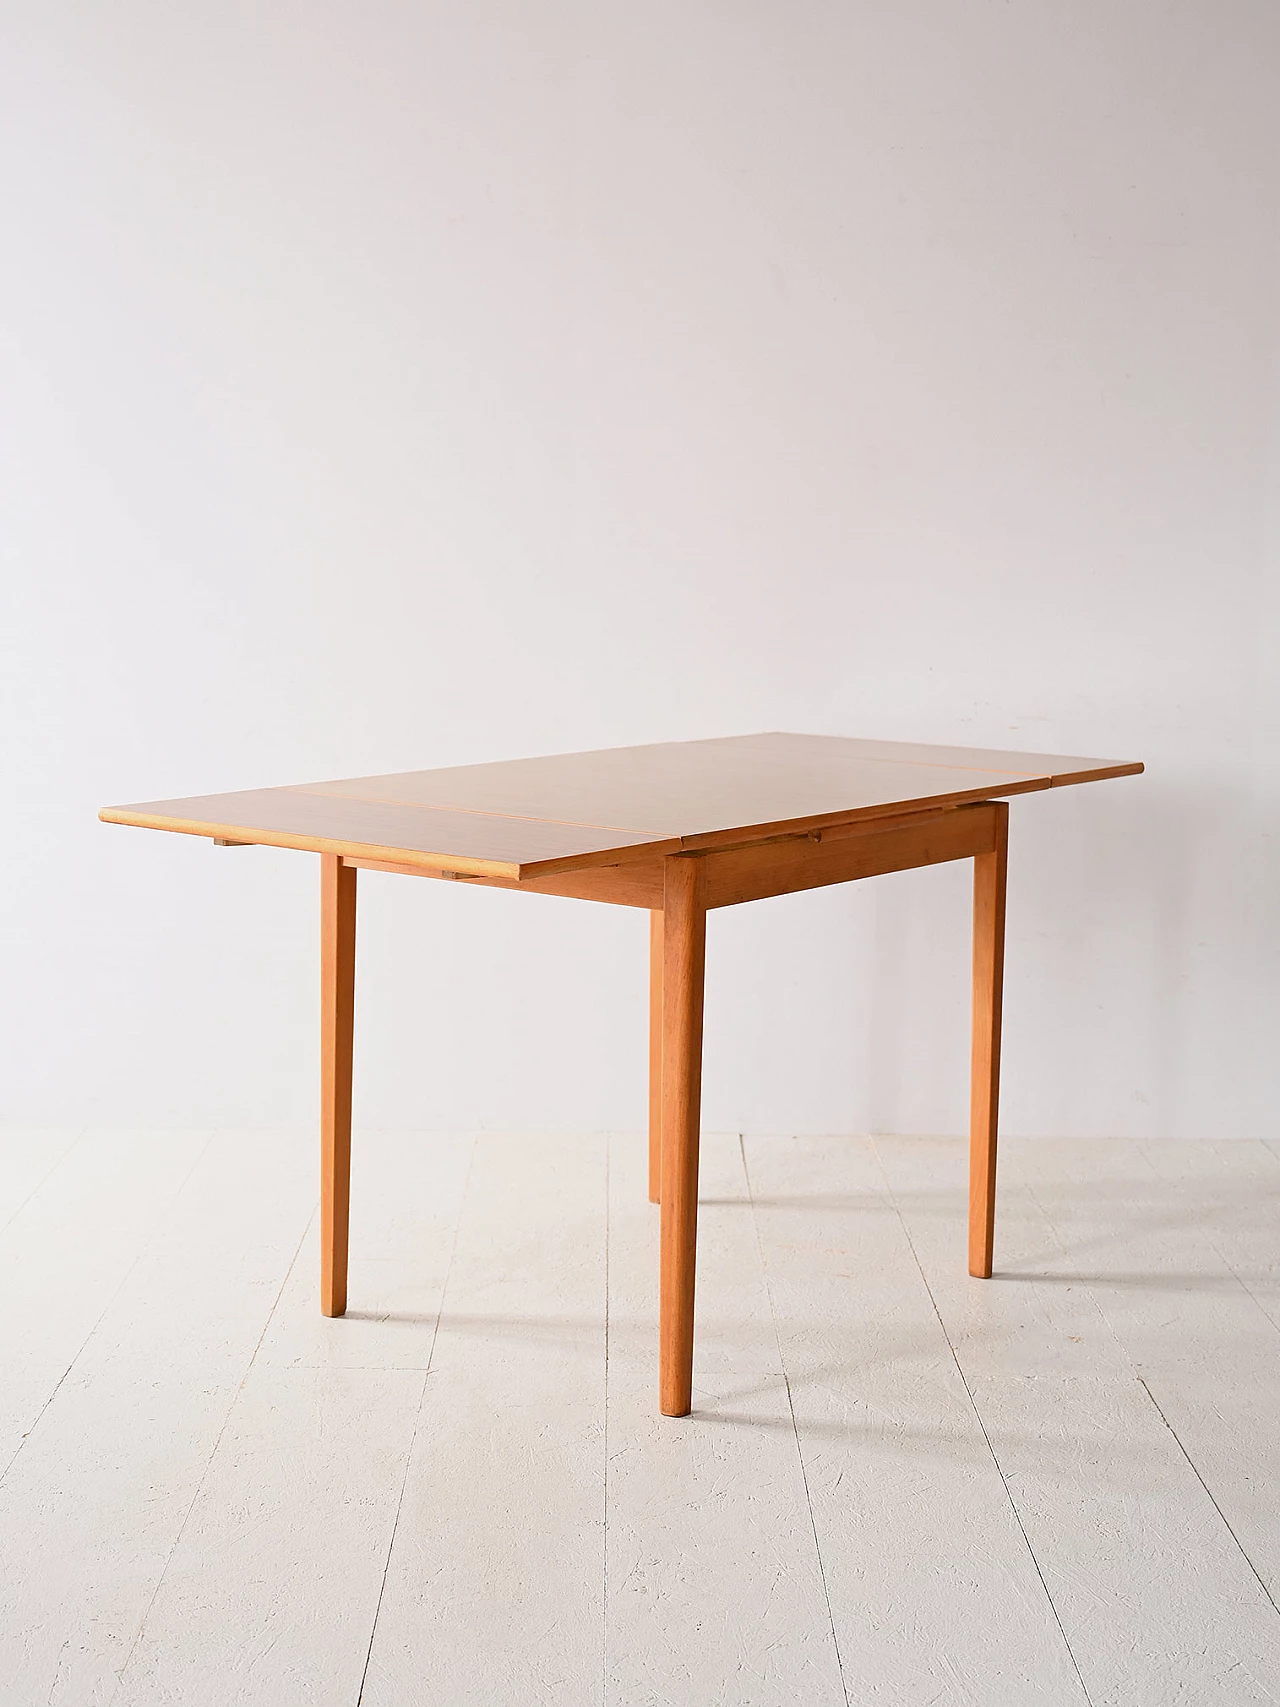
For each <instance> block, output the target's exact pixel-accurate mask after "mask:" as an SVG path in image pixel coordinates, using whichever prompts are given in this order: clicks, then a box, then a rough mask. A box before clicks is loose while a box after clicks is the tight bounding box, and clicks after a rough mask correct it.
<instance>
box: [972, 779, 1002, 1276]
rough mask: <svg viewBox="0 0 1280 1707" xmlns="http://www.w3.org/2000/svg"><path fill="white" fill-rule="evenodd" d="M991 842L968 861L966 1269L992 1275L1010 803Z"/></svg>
mask: <svg viewBox="0 0 1280 1707" xmlns="http://www.w3.org/2000/svg"><path fill="white" fill-rule="evenodd" d="M995 812H996V845H995V848H994V850H993V851H992V852H991V853H984V854H978V855H977V857H976V858H975V860H974V862H973V1061H972V1067H971V1076H970V1081H969V1273H970V1274H973V1275H976V1276H977V1277H978V1278H979V1279H980V1280H986V1279H987V1278H988V1277H989V1276H990V1274H991V1257H992V1243H993V1240H994V1237H995V1225H996V1126H997V1116H998V1113H999V1107H1000V1006H1001V993H1002V990H1003V985H1004V891H1005V870H1006V866H1007V862H1008V847H1009V808H1008V806H1007V805H1006V804H1005V803H1004V801H997V802H996V803H995Z"/></svg>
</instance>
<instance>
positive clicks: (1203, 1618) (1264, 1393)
mask: <svg viewBox="0 0 1280 1707" xmlns="http://www.w3.org/2000/svg"><path fill="white" fill-rule="evenodd" d="M1154 1148H1155V1147H1153V1146H1151V1145H1144V1146H1141V1147H1139V1146H1137V1145H1132V1144H1119V1143H1105V1144H1101V1143H1094V1144H1080V1143H1076V1144H1073V1145H1070V1146H1065V1145H1063V1144H1061V1143H1059V1142H1057V1141H1051V1142H1048V1143H1045V1144H1041V1145H1034V1146H1022V1147H1020V1148H1019V1149H1018V1150H1017V1151H1016V1152H1015V1155H1014V1162H1013V1165H1014V1169H1015V1171H1016V1177H1020V1178H1022V1179H1025V1180H1026V1181H1027V1182H1028V1183H1029V1184H1030V1186H1031V1188H1032V1189H1033V1191H1034V1193H1035V1196H1036V1198H1037V1201H1038V1202H1039V1203H1040V1204H1041V1206H1042V1208H1043V1210H1044V1213H1045V1216H1046V1219H1047V1221H1048V1222H1049V1223H1050V1224H1051V1225H1052V1227H1053V1229H1054V1231H1055V1233H1056V1234H1057V1236H1058V1238H1059V1240H1060V1241H1061V1245H1062V1253H1063V1254H1062V1257H1061V1261H1060V1270H1067V1271H1070V1272H1072V1273H1075V1274H1079V1275H1082V1276H1085V1277H1086V1278H1087V1281H1088V1286H1089V1290H1090V1292H1091V1294H1092V1296H1093V1298H1094V1300H1095V1301H1096V1303H1097V1306H1098V1308H1099V1310H1100V1312H1101V1314H1102V1316H1103V1318H1104V1319H1105V1321H1106V1323H1107V1325H1108V1327H1109V1328H1110V1330H1111V1332H1112V1333H1113V1334H1114V1336H1115V1338H1116V1341H1117V1343H1118V1344H1119V1345H1120V1346H1121V1347H1123V1349H1124V1352H1125V1355H1126V1357H1127V1358H1128V1360H1129V1362H1130V1364H1131V1366H1132V1368H1133V1370H1134V1371H1135V1374H1136V1375H1137V1376H1138V1377H1139V1378H1140V1380H1141V1382H1142V1384H1143V1387H1144V1388H1145V1390H1146V1392H1147V1393H1148V1394H1149V1396H1150V1400H1151V1402H1152V1404H1153V1406H1154V1407H1155V1408H1157V1410H1158V1413H1159V1415H1160V1417H1161V1419H1162V1421H1163V1422H1164V1423H1165V1424H1167V1425H1168V1428H1169V1430H1170V1431H1171V1433H1172V1436H1173V1443H1171V1446H1176V1450H1177V1451H1178V1452H1179V1453H1180V1454H1182V1455H1184V1457H1185V1460H1186V1467H1185V1472H1184V1473H1185V1474H1186V1475H1187V1477H1188V1479H1191V1478H1192V1477H1194V1479H1195V1481H1197V1482H1198V1483H1199V1484H1200V1487H1199V1489H1198V1490H1197V1492H1198V1494H1199V1496H1200V1498H1201V1501H1202V1503H1203V1505H1204V1507H1205V1508H1206V1511H1207V1512H1208V1513H1209V1515H1208V1516H1207V1518H1206V1521H1207V1522H1209V1523H1210V1525H1211V1527H1212V1529H1213V1531H1214V1534H1215V1536H1216V1537H1217V1540H1216V1542H1215V1545H1216V1546H1218V1547H1220V1548H1221V1549H1222V1553H1223V1558H1222V1564H1221V1571H1220V1573H1218V1566H1217V1564H1216V1563H1208V1568H1209V1569H1210V1571H1211V1574H1212V1573H1218V1574H1214V1575H1213V1586H1212V1587H1211V1588H1210V1587H1205V1588H1203V1590H1202V1591H1200V1592H1198V1593H1197V1594H1196V1595H1195V1601H1196V1609H1195V1615H1194V1616H1190V1615H1189V1616H1188V1617H1187V1618H1186V1619H1184V1620H1182V1621H1181V1624H1180V1630H1181V1639H1182V1640H1183V1641H1184V1642H1185V1643H1187V1644H1188V1646H1189V1647H1192V1648H1193V1647H1195V1645H1196V1643H1197V1640H1198V1638H1197V1636H1196V1632H1197V1630H1199V1629H1203V1632H1204V1636H1203V1650H1202V1651H1203V1654H1204V1659H1203V1661H1202V1663H1203V1664H1204V1665H1205V1667H1206V1668H1207V1669H1206V1676H1209V1675H1217V1672H1216V1671H1214V1672H1211V1671H1210V1670H1209V1669H1208V1668H1210V1667H1211V1665H1212V1663H1213V1660H1212V1657H1213V1656H1214V1655H1218V1656H1219V1662H1218V1663H1219V1664H1220V1665H1225V1664H1227V1663H1228V1660H1230V1662H1231V1663H1233V1664H1235V1665H1237V1666H1238V1667H1240V1668H1241V1669H1242V1671H1244V1672H1248V1673H1250V1674H1251V1675H1256V1676H1259V1677H1261V1678H1264V1679H1267V1680H1268V1681H1267V1683H1266V1685H1265V1687H1266V1688H1268V1689H1274V1688H1275V1687H1276V1680H1278V1679H1280V1646H1277V1639H1278V1635H1280V1632H1278V1630H1277V1615H1276V1610H1275V1604H1274V1603H1275V1600H1276V1598H1277V1592H1278V1590H1280V1519H1278V1518H1277V1515H1276V1509H1275V1494H1274V1490H1275V1487H1276V1485H1277V1479H1278V1478H1280V1445H1278V1443H1277V1439H1276V1428H1275V1414H1276V1395H1277V1394H1278V1393H1280V1333H1277V1331H1276V1327H1275V1323H1274V1321H1273V1320H1272V1319H1271V1318H1270V1316H1269V1314H1268V1313H1267V1311H1266V1310H1265V1309H1264V1308H1263V1307H1262V1304H1261V1302H1260V1301H1259V1298H1258V1297H1257V1296H1256V1295H1255V1292H1254V1290H1251V1288H1250V1287H1249V1286H1246V1285H1245V1284H1244V1281H1243V1280H1242V1278H1241V1274H1240V1273H1238V1272H1235V1271H1234V1270H1233V1268H1232V1266H1231V1265H1230V1264H1229V1263H1228V1262H1227V1261H1226V1260H1224V1257H1223V1255H1222V1249H1221V1247H1223V1246H1224V1245H1228V1246H1229V1245H1234V1244H1235V1243H1236V1239H1237V1234H1236V1233H1235V1232H1233V1222H1236V1216H1235V1215H1234V1214H1233V1213H1229V1212H1228V1206H1230V1207H1231V1209H1232V1210H1235V1211H1239V1209H1240V1205H1241V1203H1242V1201H1243V1200H1245V1199H1247V1198H1249V1197H1256V1198H1257V1199H1258V1200H1259V1201H1261V1202H1270V1204H1271V1206H1272V1207H1274V1206H1275V1204H1276V1202H1277V1198H1276V1195H1275V1193H1274V1187H1273V1182H1271V1183H1267V1182H1269V1172H1268V1173H1264V1175H1263V1176H1262V1180H1261V1181H1260V1180H1259V1178H1258V1177H1256V1175H1254V1174H1253V1172H1252V1170H1251V1169H1246V1166H1245V1164H1246V1160H1247V1153H1246V1152H1243V1151H1242V1153H1241V1155H1240V1157H1239V1158H1238V1160H1237V1163H1236V1166H1237V1167H1239V1168H1240V1170H1241V1171H1240V1173H1239V1175H1238V1177H1237V1178H1236V1180H1235V1182H1234V1184H1232V1185H1231V1186H1229V1187H1228V1185H1227V1182H1226V1181H1225V1180H1224V1178H1223V1176H1222V1175H1219V1188H1218V1198H1217V1200H1216V1201H1213V1200H1211V1199H1210V1198H1209V1197H1208V1195H1207V1194H1206V1193H1204V1192H1201V1193H1200V1194H1199V1196H1198V1200H1197V1194H1196V1193H1194V1192H1189V1191H1187V1190H1185V1189H1184V1182H1183V1181H1182V1180H1180V1179H1179V1177H1178V1176H1179V1174H1181V1173H1184V1172H1185V1170H1186V1169H1187V1167H1188V1166H1190V1167H1191V1168H1193V1169H1194V1170H1195V1171H1197V1172H1198V1171H1199V1168H1200V1166H1201V1163H1200V1162H1199V1161H1196V1160H1193V1158H1192V1157H1189V1156H1188V1157H1185V1158H1183V1160H1182V1162H1181V1163H1180V1162H1179V1160H1178V1154H1179V1152H1180V1151H1181V1150H1184V1149H1186V1150H1192V1149H1193V1148H1194V1147H1193V1146H1191V1145H1189V1144H1188V1145H1178V1144H1174V1143H1170V1144H1167V1145H1163V1146H1160V1147H1159V1151H1160V1154H1161V1168H1160V1169H1158V1168H1157V1167H1156V1166H1154V1165H1153V1162H1152V1154H1153V1149H1154ZM1257 1159H1258V1158H1257V1157H1256V1155H1255V1157H1254V1158H1253V1160H1255V1161H1256V1160H1257ZM1206 1160H1207V1158H1206ZM1161 1169H1163V1172H1162V1171H1161ZM1224 1198H1225V1201H1224ZM1240 1220H1242V1221H1243V1224H1244V1227H1245V1229H1246V1232H1245V1235H1244V1245H1243V1247H1239V1246H1237V1247H1236V1248H1237V1256H1238V1258H1240V1259H1243V1258H1245V1257H1247V1256H1248V1255H1249V1246H1250V1245H1252V1247H1253V1254H1254V1255H1255V1256H1256V1255H1259V1254H1260V1252H1259V1250H1258V1245H1257V1240H1258V1231H1259V1230H1258V1227H1257V1223H1256V1221H1255V1220H1254V1216H1253V1212H1252V1211H1251V1210H1250V1211H1246V1212H1243V1213H1242V1214H1241V1215H1240ZM1237 1224H1238V1223H1237ZM1273 1260H1274V1259H1273ZM1242 1266H1243V1261H1242ZM1262 1279H1263V1280H1264V1281H1265V1279H1266V1276H1265V1275H1264V1276H1262ZM1209 1508H1212V1510H1211V1511H1209ZM1234 1555H1238V1556H1234ZM1202 1557H1203V1558H1204V1559H1205V1560H1206V1561H1207V1562H1208V1561H1209V1560H1210V1555H1208V1554H1202ZM1215 1557H1216V1556H1215ZM1189 1592H1190V1591H1189ZM1160 1594H1161V1597H1162V1598H1163V1599H1164V1600H1165V1601H1166V1603H1167V1602H1168V1601H1169V1600H1170V1598H1171V1596H1175V1595H1176V1573H1173V1576H1172V1580H1171V1576H1170V1573H1162V1574H1161V1584H1160ZM1242 1687H1243V1686H1242ZM1258 1687H1263V1686H1262V1685H1259V1686H1258ZM1256 1698H1257V1699H1259V1700H1265V1699H1268V1697H1267V1696H1266V1695H1265V1694H1260V1695H1258V1696H1257V1697H1256ZM1251 1699H1254V1697H1252V1696H1249V1695H1247V1694H1241V1700H1242V1701H1248V1700H1251Z"/></svg>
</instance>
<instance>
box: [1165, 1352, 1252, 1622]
mask: <svg viewBox="0 0 1280 1707" xmlns="http://www.w3.org/2000/svg"><path fill="white" fill-rule="evenodd" d="M1138 1384H1139V1386H1140V1387H1141V1388H1142V1391H1143V1392H1144V1393H1145V1394H1146V1395H1147V1397H1148V1399H1150V1400H1151V1403H1152V1405H1154V1407H1155V1412H1156V1415H1157V1416H1158V1417H1159V1418H1160V1421H1161V1422H1162V1423H1163V1424H1164V1426H1165V1427H1166V1428H1167V1429H1168V1431H1169V1433H1170V1434H1171V1435H1172V1436H1173V1438H1174V1441H1175V1442H1176V1444H1177V1447H1178V1451H1179V1452H1181V1454H1182V1456H1183V1457H1184V1458H1185V1459H1186V1461H1187V1463H1188V1464H1189V1465H1190V1466H1191V1473H1192V1475H1193V1476H1194V1477H1195V1479H1196V1481H1197V1482H1199V1484H1200V1486H1201V1487H1202V1488H1203V1489H1204V1491H1205V1493H1206V1494H1207V1495H1208V1498H1209V1504H1210V1505H1211V1506H1212V1507H1213V1509H1214V1510H1215V1511H1216V1512H1217V1514H1218V1516H1219V1517H1220V1518H1221V1519H1222V1525H1223V1528H1224V1529H1225V1530H1226V1532H1227V1534H1228V1535H1229V1536H1230V1537H1231V1539H1232V1540H1233V1541H1234V1542H1235V1544H1236V1549H1237V1551H1238V1552H1239V1554H1240V1557H1241V1558H1242V1559H1243V1560H1244V1562H1245V1564H1246V1565H1248V1567H1249V1569H1250V1570H1251V1571H1252V1572H1253V1575H1254V1576H1255V1577H1256V1578H1257V1583H1258V1587H1259V1588H1260V1589H1261V1590H1262V1592H1263V1594H1265V1595H1266V1597H1267V1599H1268V1600H1269V1601H1270V1602H1271V1609H1272V1611H1273V1612H1277V1613H1280V1606H1277V1605H1276V1600H1275V1596H1274V1595H1273V1594H1272V1592H1271V1590H1270V1589H1269V1588H1268V1587H1267V1585H1266V1583H1265V1582H1264V1581H1263V1580H1262V1577H1261V1575H1260V1574H1259V1572H1258V1567H1257V1566H1256V1565H1255V1564H1254V1562H1253V1560H1252V1559H1251V1558H1250V1557H1249V1555H1248V1554H1247V1553H1246V1552H1245V1550H1244V1547H1243V1545H1242V1543H1241V1540H1240V1537H1239V1536H1238V1535H1237V1534H1236V1532H1235V1530H1234V1529H1233V1528H1232V1527H1231V1524H1230V1522H1229V1520H1228V1518H1227V1514H1226V1513H1225V1512H1224V1511H1223V1509H1222V1507H1221V1506H1220V1505H1219V1504H1218V1502H1217V1500H1216V1499H1215V1498H1214V1497H1213V1489H1212V1488H1211V1487H1210V1486H1209V1484H1208V1483H1207V1482H1206V1481H1205V1479H1204V1477H1203V1476H1202V1475H1201V1474H1200V1470H1199V1468H1198V1466H1197V1464H1196V1461H1195V1459H1194V1458H1193V1457H1192V1456H1191V1454H1190V1453H1189V1452H1188V1451H1187V1449H1186V1447H1185V1446H1184V1445H1183V1444H1182V1437H1181V1435H1180V1434H1179V1433H1178V1431H1177V1429H1176V1428H1174V1426H1173V1424H1172V1423H1171V1422H1170V1421H1169V1419H1168V1417H1167V1416H1165V1414H1164V1412H1163V1411H1162V1410H1161V1408H1160V1402H1159V1400H1158V1399H1157V1398H1156V1396H1155V1394H1154V1393H1153V1392H1152V1391H1151V1389H1150V1387H1148V1386H1147V1381H1146V1377H1145V1376H1144V1375H1139V1376H1138Z"/></svg>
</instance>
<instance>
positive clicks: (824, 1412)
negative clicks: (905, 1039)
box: [746, 1138, 1086, 1707]
mask: <svg viewBox="0 0 1280 1707" xmlns="http://www.w3.org/2000/svg"><path fill="white" fill-rule="evenodd" d="M746 1155H747V1166H748V1172H749V1175H750V1179H751V1190H752V1197H753V1200H754V1203H755V1214H756V1219H757V1221H758V1224H759V1226H760V1230H761V1238H762V1243H763V1248H764V1253H765V1264H766V1273H767V1276H768V1284H769V1291H770V1294H771V1296H772V1299H773V1307H774V1310H775V1313H776V1316H777V1319H778V1325H779V1330H780V1333H781V1337H782V1348H783V1356H784V1359H785V1362H786V1367H787V1372H788V1378H789V1381H790V1386H791V1395H792V1402H793V1404H794V1407H795V1414H796V1422H797V1425H798V1429H799V1438H800V1445H801V1449H802V1451H803V1453H804V1460H805V1466H806V1471H807V1476H808V1485H809V1492H810V1496H811V1498H812V1502H813V1510H814V1517H815V1521H816V1525H817V1534H818V1545H819V1547H820V1549H821V1553H822V1559H823V1565H824V1569H825V1574H826V1581H827V1584H828V1588H829V1591H830V1596H831V1604H832V1608H833V1610H834V1614H835V1627H836V1637H837V1640H838V1642H839V1646H840V1654H841V1659H842V1662H843V1667H844V1676H845V1682H846V1685H847V1687H848V1692H849V1698H850V1700H851V1701H863V1700H874V1701H876V1702H878V1703H893V1704H895V1707H898V1704H900V1707H918V1704H919V1703H921V1702H929V1703H937V1704H939V1707H942V1704H955V1707H959V1704H961V1703H963V1704H965V1707H969V1704H977V1703H982V1707H1030V1704H1031V1703H1037V1704H1041V1703H1042V1704H1045V1707H1048V1704H1050V1703H1052V1704H1053V1707H1082V1704H1083V1703H1084V1702H1085V1699H1086V1697H1085V1693H1084V1690H1083V1688H1082V1687H1081V1683H1080V1680H1079V1677H1078V1675H1077V1673H1076V1670H1075V1666H1074V1664H1073V1661H1072V1656H1071V1654H1070V1652H1069V1651H1068V1648H1067V1644H1066V1642H1065V1640H1064V1638H1063V1634H1062V1631H1061V1629H1060V1628H1059V1626H1058V1623H1057V1620H1056V1618H1055V1616H1054V1613H1053V1609H1052V1606H1051V1604H1050V1602H1049V1599H1048V1596H1047V1594H1046V1592H1045V1589H1044V1585H1043V1583H1042V1582H1041V1580H1040V1577H1039V1574H1038V1572H1037V1569H1036V1564H1035V1561H1034V1559H1033V1557H1032V1555H1031V1552H1030V1549H1029V1548H1028V1545H1027V1542H1026V1539H1025V1537H1024V1536H1023V1533H1022V1531H1021V1528H1020V1526H1019V1524H1018V1521H1017V1518H1016V1516H1015V1513H1014V1510H1013V1508H1012V1505H1011V1503H1010V1500H1009V1496H1008V1493H1007V1491H1006V1489H1005V1487H1004V1484H1003V1481H1002V1478H1001V1476H1000V1473H999V1470H998V1468H997V1466H996V1464H995V1462H994V1460H993V1458H992V1454H991V1451H990V1449H989V1447H988V1444H987V1441H986V1439H985V1438H984V1435H983V1431H982V1428H981V1426H980V1424H979V1421H978V1418H977V1416H976V1414H975V1412H974V1408H973V1405H972V1403H971V1402H970V1399H969V1395H968V1393H967V1392H966V1390H965V1386H964V1383H963V1382H962V1380H961V1378H960V1374H959V1371H958V1370H957V1367H956V1363H955V1360H954V1358H953V1356H952V1354H951V1349H950V1346H949V1345H948V1343H947V1339H946V1336H945V1335H944V1333H943V1331H942V1328H941V1326H940V1324H939V1321H938V1318H937V1315H936V1314H935V1311H934V1308H933V1305H932V1302H931V1300H930V1298H929V1294H928V1291H927V1289H926V1287H925V1285H924V1282H923V1280H922V1278H921V1274H920V1270H919V1268H918V1266H917V1264H916V1260H915V1257H914V1255H913V1253H912V1250H911V1246H910V1243H909V1242H908V1240H907V1237H906V1234H905V1232H904V1230H903V1227H902V1223H901V1221H900V1220H899V1218H898V1215H897V1213H896V1211H895V1209H894V1206H893V1203H892V1202H891V1200H890V1198H889V1194H888V1191H887V1189H886V1186H885V1183H884V1177H883V1174H882V1172H881V1170H880V1167H879V1165H878V1162H877V1160H876V1156H875V1154H874V1152H873V1150H872V1148H871V1145H870V1143H869V1142H868V1141H866V1140H860V1139H850V1138H838V1139H773V1140H769V1139H753V1140H749V1141H748V1143H747V1145H746Z"/></svg>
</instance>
